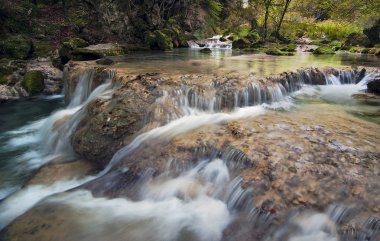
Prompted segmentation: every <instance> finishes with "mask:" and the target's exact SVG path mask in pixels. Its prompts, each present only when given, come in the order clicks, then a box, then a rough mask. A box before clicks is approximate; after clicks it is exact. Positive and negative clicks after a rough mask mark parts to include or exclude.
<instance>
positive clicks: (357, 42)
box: [344, 33, 372, 47]
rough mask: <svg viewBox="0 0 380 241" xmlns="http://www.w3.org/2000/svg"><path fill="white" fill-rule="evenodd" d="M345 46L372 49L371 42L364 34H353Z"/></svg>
mask: <svg viewBox="0 0 380 241" xmlns="http://www.w3.org/2000/svg"><path fill="white" fill-rule="evenodd" d="M344 46H345V47H348V46H364V47H372V44H371V41H370V40H369V38H368V37H367V36H366V35H365V34H362V33H352V34H350V35H349V36H348V37H347V40H346V41H345V42H344Z"/></svg>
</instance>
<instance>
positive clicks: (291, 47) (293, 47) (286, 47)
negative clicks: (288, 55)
mask: <svg viewBox="0 0 380 241" xmlns="http://www.w3.org/2000/svg"><path fill="white" fill-rule="evenodd" d="M296 48H297V45H296V44H287V45H283V46H280V48H279V49H280V50H281V51H284V52H296Z"/></svg>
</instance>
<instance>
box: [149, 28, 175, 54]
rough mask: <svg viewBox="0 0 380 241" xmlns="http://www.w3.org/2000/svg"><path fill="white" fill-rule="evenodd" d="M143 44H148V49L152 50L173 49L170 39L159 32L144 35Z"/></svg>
mask: <svg viewBox="0 0 380 241" xmlns="http://www.w3.org/2000/svg"><path fill="white" fill-rule="evenodd" d="M145 42H146V43H147V44H149V46H150V49H153V50H154V49H156V50H171V49H173V43H172V40H171V39H170V37H169V36H168V35H166V34H165V33H163V32H162V31H159V30H156V31H154V32H148V33H146V35H145Z"/></svg>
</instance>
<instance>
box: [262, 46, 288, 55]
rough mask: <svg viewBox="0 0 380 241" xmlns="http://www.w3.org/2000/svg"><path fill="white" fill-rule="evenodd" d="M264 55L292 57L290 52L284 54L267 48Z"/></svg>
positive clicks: (276, 49) (275, 49)
mask: <svg viewBox="0 0 380 241" xmlns="http://www.w3.org/2000/svg"><path fill="white" fill-rule="evenodd" d="M265 53H266V54H268V55H276V56H292V55H294V53H290V52H284V51H281V50H279V49H278V48H269V49H267V50H266V51H265Z"/></svg>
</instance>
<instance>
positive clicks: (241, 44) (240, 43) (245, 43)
mask: <svg viewBox="0 0 380 241" xmlns="http://www.w3.org/2000/svg"><path fill="white" fill-rule="evenodd" d="M251 45H252V44H251V42H250V41H249V40H248V39H246V38H240V39H238V40H235V41H233V42H232V48H234V49H244V48H249V47H251Z"/></svg>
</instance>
